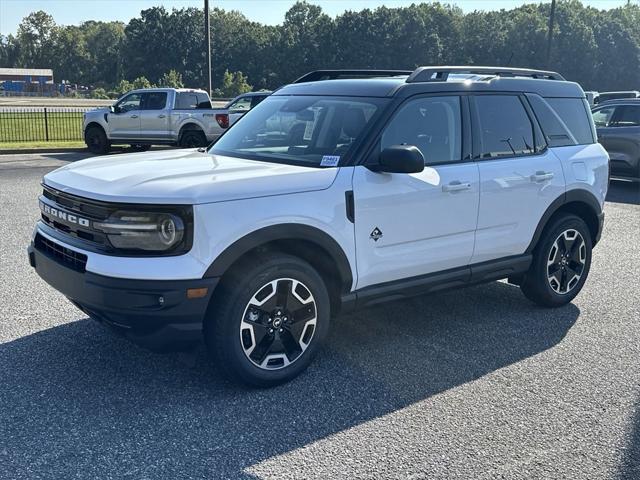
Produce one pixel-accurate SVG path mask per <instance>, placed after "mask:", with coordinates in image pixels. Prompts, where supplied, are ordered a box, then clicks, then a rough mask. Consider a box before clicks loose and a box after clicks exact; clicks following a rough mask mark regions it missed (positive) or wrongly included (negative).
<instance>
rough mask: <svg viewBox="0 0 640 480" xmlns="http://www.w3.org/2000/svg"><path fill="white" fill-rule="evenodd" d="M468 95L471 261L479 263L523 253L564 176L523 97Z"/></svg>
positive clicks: (559, 192) (560, 190)
mask: <svg viewBox="0 0 640 480" xmlns="http://www.w3.org/2000/svg"><path fill="white" fill-rule="evenodd" d="M471 100H472V120H473V125H474V133H475V135H474V155H475V156H476V160H477V162H478V166H479V170H480V208H479V212H478V228H477V232H476V241H475V250H474V254H473V258H472V261H471V263H480V262H485V261H488V260H494V259H498V258H504V257H509V256H512V255H518V254H522V253H524V252H525V250H526V248H527V247H528V245H529V243H530V242H531V239H532V237H533V234H534V231H535V229H536V227H537V225H538V222H539V221H540V219H541V218H542V215H543V213H544V212H545V210H546V209H547V208H548V207H549V206H550V204H551V202H553V201H554V200H555V199H556V198H558V197H559V196H560V195H562V194H563V193H564V191H565V181H564V174H563V171H562V165H561V164H560V160H559V159H558V158H557V157H556V155H554V154H553V152H551V151H550V150H549V149H547V148H546V143H545V140H544V138H543V136H542V133H541V132H540V129H539V127H538V126H537V123H536V122H535V121H534V116H533V113H532V112H531V110H530V107H529V106H528V104H527V103H526V100H525V99H524V97H521V96H519V95H517V94H498V95H496V94H487V95H475V96H473V97H472V98H471Z"/></svg>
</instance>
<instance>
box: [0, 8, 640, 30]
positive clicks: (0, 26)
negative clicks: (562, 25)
mask: <svg viewBox="0 0 640 480" xmlns="http://www.w3.org/2000/svg"><path fill="white" fill-rule="evenodd" d="M536 1H537V0H529V1H524V0H442V3H451V4H455V5H457V6H459V7H460V8H462V10H464V11H473V10H498V9H501V8H505V9H509V8H514V7H517V6H519V5H522V4H523V3H534V2H536ZM547 1H548V0H547ZM632 1H633V2H634V3H638V1H639V0H632ZM414 2H415V3H419V2H420V0H414V1H411V0H410V1H406V0H318V1H314V0H310V1H309V3H314V4H317V5H320V6H321V7H322V9H323V10H324V11H325V12H326V13H327V14H329V15H331V16H336V15H339V14H341V13H342V12H344V11H345V10H354V11H358V10H362V9H364V8H376V7H378V6H381V5H386V6H388V7H399V6H406V5H410V4H411V3H414ZM294 3H295V0H210V5H211V7H219V8H223V9H225V10H239V11H240V12H242V13H243V14H244V15H245V16H246V17H248V18H249V19H250V20H254V21H258V22H262V23H266V24H270V25H277V24H279V23H282V21H283V19H284V14H285V13H286V11H287V10H288V9H289V8H290V7H291V5H293V4H294ZM583 3H585V4H588V5H591V6H593V7H595V8H599V9H608V8H615V7H618V6H620V5H624V4H625V3H627V0H583ZM203 4H204V0H39V1H35V0H0V34H3V35H8V34H10V33H13V34H15V33H16V30H17V28H18V24H19V23H20V21H21V20H22V18H23V17H25V16H27V15H28V14H29V13H31V12H33V11H35V10H44V11H46V12H48V13H50V14H51V15H53V18H54V20H55V21H56V23H57V24H59V25H77V24H79V23H81V22H83V21H86V20H103V21H109V20H121V21H123V22H128V21H129V20H130V19H131V18H133V17H136V16H138V14H139V13H140V10H144V9H145V8H150V7H153V6H159V5H163V6H164V7H165V8H167V9H169V10H170V9H171V8H182V7H192V6H197V7H200V6H202V5H203Z"/></svg>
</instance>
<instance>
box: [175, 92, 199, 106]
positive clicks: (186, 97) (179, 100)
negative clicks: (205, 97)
mask: <svg viewBox="0 0 640 480" xmlns="http://www.w3.org/2000/svg"><path fill="white" fill-rule="evenodd" d="M174 108H175V109H176V110H195V109H196V108H198V96H197V95H196V94H195V93H193V92H178V94H177V95H176V104H175V107H174Z"/></svg>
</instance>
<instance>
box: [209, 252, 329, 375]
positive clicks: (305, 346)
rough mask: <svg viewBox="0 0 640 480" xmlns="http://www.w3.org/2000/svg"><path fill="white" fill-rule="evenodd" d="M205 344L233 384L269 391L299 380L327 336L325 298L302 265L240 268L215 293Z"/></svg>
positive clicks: (266, 263)
mask: <svg viewBox="0 0 640 480" xmlns="http://www.w3.org/2000/svg"><path fill="white" fill-rule="evenodd" d="M215 295H216V299H215V300H214V304H213V308H211V309H210V312H209V316H208V318H207V320H206V322H205V329H204V334H205V341H206V343H207V346H208V347H209V351H210V352H211V353H212V355H213V357H214V358H215V359H216V361H217V364H218V365H219V366H220V368H221V369H222V371H223V373H224V374H225V375H226V376H227V377H228V378H230V379H231V380H233V381H236V382H240V383H244V384H248V385H252V386H258V387H270V386H274V385H278V384H280V383H284V382H287V381H289V380H291V379H293V378H294V377H296V376H297V375H299V374H300V373H301V372H302V371H303V370H304V369H306V368H307V366H308V365H309V364H310V363H311V361H312V360H313V357H314V356H315V355H316V354H317V352H318V350H319V348H320V345H321V343H322V341H323V340H324V338H325V337H326V334H327V332H328V330H329V319H330V311H329V310H330V303H329V294H328V292H327V289H326V287H325V285H324V282H323V281H322V278H321V277H320V275H318V273H317V272H316V271H315V270H314V269H313V267H311V265H309V264H308V263H307V262H305V261H303V260H301V259H299V258H297V257H293V256H290V255H284V254H274V255H271V256H269V257H268V258H266V259H265V258H257V259H256V260H255V262H254V263H251V264H245V265H244V266H243V267H242V268H240V269H237V270H236V271H235V272H234V273H233V274H232V275H231V276H230V278H226V279H225V280H224V281H223V284H221V285H220V287H219V290H217V291H216V293H215Z"/></svg>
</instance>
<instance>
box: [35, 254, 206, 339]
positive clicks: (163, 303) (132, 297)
mask: <svg viewBox="0 0 640 480" xmlns="http://www.w3.org/2000/svg"><path fill="white" fill-rule="evenodd" d="M63 247H64V246H63ZM44 250H45V249H42V248H39V247H37V246H36V244H35V243H32V244H31V245H30V246H29V247H28V255H29V263H30V264H31V266H32V267H34V268H35V270H36V272H37V273H38V275H39V276H40V277H41V278H42V279H43V280H44V281H45V282H47V283H48V284H49V285H51V286H52V287H53V288H55V289H56V290H58V291H59V292H61V293H62V294H63V295H65V296H66V297H67V298H68V299H69V300H71V302H72V303H73V304H75V305H76V306H77V307H78V308H80V309H81V310H82V311H83V312H85V313H86V314H87V315H89V316H90V317H92V318H94V319H95V320H98V321H100V322H101V323H104V324H107V325H109V326H110V327H113V328H114V329H115V330H116V331H118V332H119V333H122V334H124V335H125V336H126V337H127V338H129V339H131V340H133V341H134V342H136V343H138V344H140V345H142V346H145V347H147V348H151V349H153V350H165V349H168V348H174V347H176V348H181V347H185V346H188V345H190V344H192V343H194V342H197V341H199V340H200V338H201V334H202V324H203V320H204V317H205V314H206V311H207V307H208V305H209V300H210V298H211V294H212V292H213V290H214V288H215V287H216V285H217V283H218V279H217V278H203V279H197V280H134V279H124V278H115V277H106V276H103V275H97V274H95V273H91V272H87V271H81V270H82V269H80V270H79V269H78V268H73V267H70V266H67V265H66V264H65V262H64V261H62V260H61V259H60V258H58V257H56V255H54V254H51V253H50V252H47V251H44ZM201 288H207V292H206V294H205V295H204V296H202V297H200V298H187V289H201Z"/></svg>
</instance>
